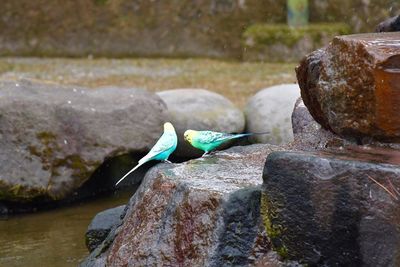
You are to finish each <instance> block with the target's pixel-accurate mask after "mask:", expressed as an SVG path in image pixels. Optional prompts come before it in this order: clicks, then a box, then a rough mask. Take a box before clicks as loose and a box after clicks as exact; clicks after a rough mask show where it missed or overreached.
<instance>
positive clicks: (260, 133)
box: [245, 132, 270, 135]
mask: <svg viewBox="0 0 400 267" xmlns="http://www.w3.org/2000/svg"><path fill="white" fill-rule="evenodd" d="M245 134H246V135H262V134H270V132H259V133H245Z"/></svg>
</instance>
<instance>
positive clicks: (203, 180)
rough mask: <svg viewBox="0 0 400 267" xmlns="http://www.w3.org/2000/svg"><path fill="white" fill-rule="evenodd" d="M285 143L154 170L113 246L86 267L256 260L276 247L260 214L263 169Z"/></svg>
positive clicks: (238, 263) (132, 202)
mask: <svg viewBox="0 0 400 267" xmlns="http://www.w3.org/2000/svg"><path fill="white" fill-rule="evenodd" d="M279 149H280V148H279V147H276V146H272V145H253V146H248V147H234V148H231V149H229V150H226V151H223V152H218V153H216V155H215V156H214V155H212V156H208V157H205V158H201V159H196V160H191V161H188V162H185V163H182V164H173V165H171V164H160V165H158V166H157V167H155V168H153V169H151V170H150V171H149V172H148V173H147V174H146V177H145V178H144V180H143V182H142V184H141V186H140V188H139V190H138V191H137V192H136V194H135V195H134V196H133V197H132V199H131V200H130V203H129V204H128V206H129V208H128V211H127V214H126V216H125V218H124V221H123V224H122V226H121V227H120V228H119V229H118V230H117V236H116V237H115V239H114V241H113V243H112V244H111V246H110V247H109V249H108V250H107V251H106V253H103V254H99V255H98V257H97V258H93V257H92V256H91V257H89V258H91V260H90V261H86V262H85V263H84V264H82V266H104V265H107V266H223V265H229V266H246V265H247V264H256V263H257V261H258V260H260V259H261V258H263V256H266V255H267V254H268V253H269V252H270V250H269V242H268V241H267V240H266V236H265V232H264V231H263V227H262V223H261V217H260V216H259V208H260V193H261V192H260V187H259V185H260V184H261V183H262V179H261V175H262V168H263V165H264V161H265V156H266V155H267V154H269V153H270V152H271V151H274V150H279ZM267 258H268V257H266V258H264V259H263V260H266V259H267ZM268 261H269V262H274V261H277V259H276V256H275V258H274V259H270V260H268ZM277 262H278V261H277ZM274 266H278V265H274Z"/></svg>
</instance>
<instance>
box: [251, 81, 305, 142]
mask: <svg viewBox="0 0 400 267" xmlns="http://www.w3.org/2000/svg"><path fill="white" fill-rule="evenodd" d="M299 96H300V88H299V86H298V85H297V84H281V85H277V86H272V87H269V88H265V89H263V90H261V91H259V92H258V93H257V94H256V95H254V96H253V97H251V98H250V99H249V101H248V102H247V105H246V107H245V116H246V132H250V133H262V132H269V134H266V135H256V136H252V137H251V140H252V141H254V142H257V143H270V144H274V145H277V144H284V143H288V142H290V141H293V131H292V124H291V116H292V112H293V107H294V104H295V102H296V100H297V98H299Z"/></svg>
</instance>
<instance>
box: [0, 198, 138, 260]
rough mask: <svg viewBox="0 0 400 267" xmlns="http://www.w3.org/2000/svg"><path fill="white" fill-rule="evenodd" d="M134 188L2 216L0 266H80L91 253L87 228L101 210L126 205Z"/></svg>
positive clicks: (0, 223)
mask: <svg viewBox="0 0 400 267" xmlns="http://www.w3.org/2000/svg"><path fill="white" fill-rule="evenodd" d="M131 195H132V193H131V192H117V193H114V194H113V195H111V196H108V197H104V198H101V199H98V200H95V201H90V202H86V203H80V204H75V205H71V206H68V207H64V208H58V209H55V210H50V211H44V212H38V213H33V214H24V215H18V216H12V217H9V218H6V219H0V266H7V267H14V266H18V267H19V266H30V267H34V266H58V267H64V266H65V267H66V266H77V265H78V263H79V262H80V261H82V260H83V259H84V258H85V257H86V256H87V255H88V250H87V249H86V246H85V232H86V229H87V227H88V225H89V224H90V222H91V220H92V218H93V217H94V216H95V215H96V214H97V213H98V212H100V211H102V210H105V209H108V208H113V207H116V206H119V205H124V204H126V203H127V202H128V200H129V198H130V196H131Z"/></svg>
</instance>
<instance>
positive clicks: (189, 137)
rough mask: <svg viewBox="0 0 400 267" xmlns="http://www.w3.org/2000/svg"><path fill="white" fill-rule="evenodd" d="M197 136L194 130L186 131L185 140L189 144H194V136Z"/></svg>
mask: <svg viewBox="0 0 400 267" xmlns="http://www.w3.org/2000/svg"><path fill="white" fill-rule="evenodd" d="M195 134H196V131H193V130H186V131H185V133H184V134H183V137H184V138H185V140H186V141H188V142H189V143H192V140H193V136H194V135H195Z"/></svg>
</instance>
